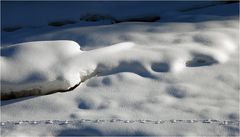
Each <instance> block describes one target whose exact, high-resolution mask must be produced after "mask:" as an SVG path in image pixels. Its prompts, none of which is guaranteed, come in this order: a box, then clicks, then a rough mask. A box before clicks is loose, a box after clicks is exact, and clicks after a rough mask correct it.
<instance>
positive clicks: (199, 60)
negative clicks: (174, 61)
mask: <svg viewBox="0 0 240 137" xmlns="http://www.w3.org/2000/svg"><path fill="white" fill-rule="evenodd" d="M216 63H218V61H217V60H216V59H214V58H213V57H211V56H208V55H195V57H194V58H193V59H192V60H190V61H187V62H186V66H187V67H201V66H211V65H213V64H216Z"/></svg>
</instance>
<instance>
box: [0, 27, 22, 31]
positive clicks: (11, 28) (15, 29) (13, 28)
mask: <svg viewBox="0 0 240 137" xmlns="http://www.w3.org/2000/svg"><path fill="white" fill-rule="evenodd" d="M19 29H22V27H21V26H12V27H4V28H2V31H5V32H14V31H17V30H19Z"/></svg>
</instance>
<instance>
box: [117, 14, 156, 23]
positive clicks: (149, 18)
mask: <svg viewBox="0 0 240 137" xmlns="http://www.w3.org/2000/svg"><path fill="white" fill-rule="evenodd" d="M158 20H160V16H143V17H133V18H127V19H123V20H118V21H117V23H120V22H156V21H158Z"/></svg>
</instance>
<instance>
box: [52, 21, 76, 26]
mask: <svg viewBox="0 0 240 137" xmlns="http://www.w3.org/2000/svg"><path fill="white" fill-rule="evenodd" d="M75 23H77V22H76V21H74V20H62V21H52V22H49V23H48V26H54V27H61V26H64V25H67V24H75Z"/></svg>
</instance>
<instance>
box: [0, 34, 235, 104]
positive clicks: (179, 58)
mask: <svg viewBox="0 0 240 137" xmlns="http://www.w3.org/2000/svg"><path fill="white" fill-rule="evenodd" d="M161 35H162V34H160V36H161ZM166 35H167V36H165V38H167V39H168V42H159V43H156V42H155V41H152V45H149V44H146V45H144V44H140V43H138V44H136V43H134V42H122V43H119V44H115V45H111V46H107V47H103V48H99V49H94V50H90V51H82V50H80V46H79V45H78V44H77V43H76V42H74V41H66V40H65V41H63V40H62V41H61V40H59V41H37V42H28V43H20V44H16V45H11V46H8V47H4V48H2V49H1V52H2V56H1V65H2V66H3V67H2V70H1V71H2V72H1V73H2V77H1V82H2V90H1V93H2V94H1V97H2V99H11V98H18V97H23V96H31V95H43V94H49V93H54V92H59V91H67V90H69V89H72V88H73V87H76V86H77V85H79V84H80V83H81V82H83V81H85V80H86V79H88V78H90V77H93V76H96V75H102V76H103V75H109V74H116V73H120V72H132V73H135V74H138V75H140V76H142V77H147V78H152V79H158V75H159V74H158V73H177V72H181V71H187V69H188V67H200V66H210V65H214V64H219V63H225V62H226V61H227V60H228V58H229V55H230V54H231V53H232V52H234V50H235V49H236V45H235V43H234V41H233V40H232V39H231V38H230V37H229V36H228V35H226V34H224V33H221V32H217V31H216V30H215V31H214V30H202V31H191V32H185V33H183V34H181V35H182V36H179V37H176V35H180V34H179V32H178V33H174V32H172V33H167V34H166ZM162 36H164V35H162ZM161 38H162V37H159V39H161ZM169 39H170V40H169Z"/></svg>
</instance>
